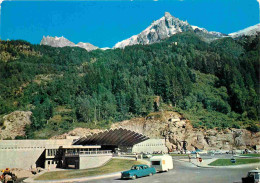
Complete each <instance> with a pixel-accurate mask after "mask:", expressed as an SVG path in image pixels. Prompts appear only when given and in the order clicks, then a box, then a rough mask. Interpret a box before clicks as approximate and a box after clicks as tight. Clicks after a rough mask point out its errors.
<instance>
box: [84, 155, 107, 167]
mask: <svg viewBox="0 0 260 183" xmlns="http://www.w3.org/2000/svg"><path fill="white" fill-rule="evenodd" d="M110 159H112V154H104V155H103V154H102V155H101V154H97V155H95V154H93V155H80V157H79V169H87V168H96V167H100V166H102V165H103V164H105V163H106V162H108V161H109V160H110Z"/></svg>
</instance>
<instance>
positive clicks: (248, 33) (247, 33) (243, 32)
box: [229, 23, 260, 38]
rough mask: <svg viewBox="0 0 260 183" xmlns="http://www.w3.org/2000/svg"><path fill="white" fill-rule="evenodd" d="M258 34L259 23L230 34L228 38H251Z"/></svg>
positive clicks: (259, 29) (259, 30)
mask: <svg viewBox="0 0 260 183" xmlns="http://www.w3.org/2000/svg"><path fill="white" fill-rule="evenodd" d="M259 32H260V23H259V24H256V25H253V26H250V27H247V28H245V29H243V30H240V31H237V32H233V33H230V34H229V36H231V37H232V38H238V37H241V36H253V35H256V34H257V33H259Z"/></svg>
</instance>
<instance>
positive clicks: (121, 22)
mask: <svg viewBox="0 0 260 183" xmlns="http://www.w3.org/2000/svg"><path fill="white" fill-rule="evenodd" d="M0 1H1V0H0ZM165 11H167V12H170V13H171V14H172V15H173V16H175V17H178V18H180V19H182V20H187V21H188V22H189V23H190V24H191V25H197V26H199V27H204V28H206V29H207V30H210V31H218V32H222V33H231V32H235V31H238V30H241V29H244V28H246V27H249V26H252V25H255V24H257V23H259V4H258V2H257V1H256V0H182V1H179V0H172V1H169V0H168V1H166V0H158V1H148V0H146V1H141V0H139V1H138V0H133V1H130V0H124V1H18V0H16V1H3V2H2V4H1V22H0V23H1V39H3V40H6V39H23V40H26V41H29V42H31V43H33V44H38V43H40V41H41V39H42V36H44V35H45V36H47V35H50V36H64V37H66V38H67V39H69V40H70V41H72V42H74V43H78V42H80V41H81V42H89V43H91V44H94V45H96V46H99V47H112V46H114V45H115V44H116V43H117V42H119V41H121V40H123V39H126V38H128V37H131V36H132V35H134V34H138V33H140V32H141V31H142V30H144V29H145V28H146V27H147V26H149V25H150V24H151V23H152V21H154V20H157V19H159V18H161V17H162V16H163V15H164V12H165Z"/></svg>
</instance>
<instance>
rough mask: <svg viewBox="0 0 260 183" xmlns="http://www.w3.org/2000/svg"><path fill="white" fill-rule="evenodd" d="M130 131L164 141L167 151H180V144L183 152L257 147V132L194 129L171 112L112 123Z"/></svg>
mask: <svg viewBox="0 0 260 183" xmlns="http://www.w3.org/2000/svg"><path fill="white" fill-rule="evenodd" d="M118 127H122V128H126V129H129V130H134V131H137V132H139V133H143V134H144V135H147V136H149V137H150V138H165V140H166V145H167V147H168V149H169V150H181V149H182V147H183V141H187V149H188V150H194V149H195V148H199V149H205V150H211V149H225V150H231V149H245V148H246V147H253V146H255V145H258V144H260V132H258V133H252V132H250V131H248V130H245V129H233V128H232V129H225V130H223V131H217V130H216V129H210V130H204V129H195V128H193V127H192V125H191V124H190V122H189V121H188V120H186V119H183V117H182V116H181V115H180V114H178V113H175V112H163V113H162V112H158V113H154V114H152V115H149V116H148V117H147V118H146V119H145V118H135V119H132V120H126V121H123V122H119V123H115V124H113V125H112V128H118Z"/></svg>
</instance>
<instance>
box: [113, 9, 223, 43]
mask: <svg viewBox="0 0 260 183" xmlns="http://www.w3.org/2000/svg"><path fill="white" fill-rule="evenodd" d="M186 31H194V32H195V33H199V34H201V33H203V34H207V35H211V36H213V37H223V36H224V34H222V33H218V32H209V31H207V30H206V29H203V28H199V27H197V26H191V25H190V24H189V23H188V22H187V21H182V20H179V19H178V18H176V17H174V16H172V15H171V14H170V13H168V12H165V15H164V16H163V17H162V18H160V19H159V20H156V21H154V22H153V23H152V24H151V25H150V26H149V27H147V28H146V29H145V30H144V31H143V32H141V33H140V34H138V35H134V36H132V37H130V38H129V39H126V40H123V41H121V42H119V43H117V44H116V45H115V46H114V48H124V47H125V46H130V45H135V44H152V43H156V42H159V41H161V40H163V39H166V38H168V37H170V36H172V35H174V34H177V33H180V32H186Z"/></svg>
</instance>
